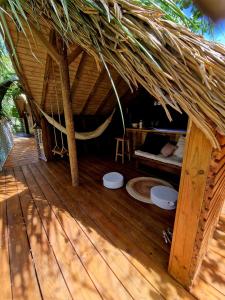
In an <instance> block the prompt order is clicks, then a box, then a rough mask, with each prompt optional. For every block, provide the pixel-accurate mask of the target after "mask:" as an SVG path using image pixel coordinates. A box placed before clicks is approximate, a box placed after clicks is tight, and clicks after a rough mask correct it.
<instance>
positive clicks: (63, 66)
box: [59, 44, 79, 186]
mask: <svg viewBox="0 0 225 300" xmlns="http://www.w3.org/2000/svg"><path fill="white" fill-rule="evenodd" d="M59 70H60V77H61V84H62V98H63V108H64V114H65V121H66V131H67V142H68V150H69V160H70V171H71V178H72V185H73V186H77V185H78V184H79V178H78V162H77V149H76V141H75V135H74V132H75V130H74V123H73V110H72V103H71V98H70V78H69V66H68V59H67V48H66V45H65V44H64V46H63V54H62V59H61V63H60V66H59Z"/></svg>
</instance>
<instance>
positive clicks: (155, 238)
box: [81, 165, 174, 253]
mask: <svg viewBox="0 0 225 300" xmlns="http://www.w3.org/2000/svg"><path fill="white" fill-rule="evenodd" d="M85 169H86V172H85V173H84V169H82V167H81V177H84V178H85V181H86V182H88V185H87V187H88V188H89V189H94V190H95V191H97V192H98V194H99V195H102V197H101V201H104V202H105V203H106V205H107V204H109V205H110V206H111V207H112V209H113V210H115V211H116V212H117V213H118V214H119V215H121V217H122V218H123V219H124V220H126V221H127V222H129V223H132V226H133V227H134V228H137V229H138V230H140V231H141V232H142V235H143V236H145V237H146V238H147V239H149V240H150V242H151V243H152V244H153V245H154V244H157V246H159V247H161V248H162V249H163V250H164V251H166V252H167V253H169V252H170V247H169V246H168V245H167V244H165V243H164V240H163V237H162V231H163V229H166V228H167V227H171V228H173V223H172V222H166V216H165V221H164V220H162V219H159V218H157V214H158V215H159V214H164V215H165V212H164V211H163V210H161V209H159V208H158V207H156V206H152V211H154V213H155V215H154V217H153V218H152V217H149V216H146V215H147V214H146V213H145V212H144V210H146V211H147V212H149V205H145V206H144V209H143V210H141V208H143V207H142V206H141V205H139V203H137V201H136V200H135V199H132V198H131V197H130V196H129V195H128V194H127V197H124V191H123V190H118V191H117V193H116V194H115V192H114V191H113V190H107V198H106V197H104V196H103V195H104V192H105V190H106V189H105V188H104V187H103V186H102V184H101V182H102V178H101V179H100V182H99V181H97V182H96V180H95V181H93V177H94V178H96V175H95V173H94V172H93V168H92V167H90V165H88V166H86V168H85ZM82 171H83V172H82ZM98 173H99V172H98ZM103 175H104V173H103V174H102V176H103ZM102 176H101V177H102ZM110 199H112V200H111V201H110ZM122 200H123V201H122ZM133 202H134V203H133ZM135 207H136V208H137V209H134V208H135ZM166 213H167V214H168V215H170V214H171V212H168V211H167V212H166ZM173 215H174V213H173ZM159 220H160V221H159Z"/></svg>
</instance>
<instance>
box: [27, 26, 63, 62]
mask: <svg viewBox="0 0 225 300" xmlns="http://www.w3.org/2000/svg"><path fill="white" fill-rule="evenodd" d="M29 25H30V28H31V30H32V33H33V34H34V36H35V37H36V38H37V39H38V41H39V42H40V43H41V44H42V45H43V46H44V48H45V49H46V51H47V53H48V54H49V55H50V56H51V58H52V59H54V61H55V62H56V63H57V64H58V65H62V64H63V61H64V60H63V57H62V56H61V55H60V54H59V53H58V51H57V50H56V48H55V47H54V46H53V45H52V44H51V43H50V42H49V41H48V40H47V39H46V38H45V37H44V35H43V33H42V32H41V31H39V30H38V29H37V28H36V27H35V26H34V25H33V24H32V23H29Z"/></svg>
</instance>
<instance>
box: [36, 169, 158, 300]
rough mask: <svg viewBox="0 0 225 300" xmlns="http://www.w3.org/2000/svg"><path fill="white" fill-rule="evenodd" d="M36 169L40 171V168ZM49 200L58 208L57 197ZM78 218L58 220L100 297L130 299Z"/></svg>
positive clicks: (65, 197) (59, 190) (61, 191)
mask: <svg viewBox="0 0 225 300" xmlns="http://www.w3.org/2000/svg"><path fill="white" fill-rule="evenodd" d="M38 169H39V171H40V168H38ZM32 170H33V167H32ZM41 174H43V175H44V176H45V178H46V179H47V180H50V179H49V177H50V174H48V173H47V172H44V171H43V169H41ZM51 181H54V179H53V178H51ZM56 186H57V191H56V189H54V192H55V193H56V194H57V195H58V196H59V197H60V196H61V197H62V199H63V200H64V202H65V206H66V207H67V205H68V203H67V202H68V201H70V202H71V199H70V196H69V195H66V191H65V190H64V189H63V188H62V187H61V185H59V184H58V182H57V183H55V185H54V187H55V188H56ZM78 189H79V188H76V189H75V190H78ZM45 192H47V191H45ZM51 199H52V201H57V205H56V206H57V207H60V202H59V200H57V197H54V198H52V197H51ZM76 209H77V210H78V209H79V208H78V207H76ZM60 212H61V210H60V209H59V211H56V213H57V214H59V213H60ZM69 213H71V214H72V212H71V211H69ZM80 217H81V215H80V213H79V215H78V216H77V218H70V217H68V216H67V215H66V214H65V215H59V219H60V220H61V221H62V223H63V227H64V228H65V230H66V232H67V235H68V237H69V238H70V241H71V243H72V244H73V245H74V247H75V248H76V251H77V253H78V255H79V257H80V258H81V260H82V262H83V264H84V266H85V267H86V269H87V271H88V273H89V274H90V276H91V278H92V280H93V281H94V283H95V285H96V286H97V288H98V290H99V291H100V293H101V295H102V297H103V298H104V299H132V297H131V295H130V293H129V292H128V291H127V289H126V288H124V282H121V281H120V280H119V279H118V276H116V275H115V274H114V272H113V271H112V270H111V266H109V265H108V264H107V263H106V262H105V260H104V259H103V258H102V256H101V255H100V253H99V252H98V251H97V249H96V248H95V247H94V246H93V244H92V243H91V242H90V240H89V239H88V237H87V236H86V235H85V234H84V232H83V231H82V230H81V228H80V227H79V225H78V224H77V222H76V221H75V219H80ZM71 228H72V230H71ZM153 290H154V289H153ZM157 297H158V298H153V299H160V296H159V294H157Z"/></svg>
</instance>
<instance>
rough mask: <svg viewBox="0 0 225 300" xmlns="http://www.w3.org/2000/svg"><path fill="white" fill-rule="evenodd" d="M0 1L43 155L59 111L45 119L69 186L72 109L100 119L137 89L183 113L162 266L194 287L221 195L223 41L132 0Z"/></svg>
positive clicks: (224, 180) (224, 178)
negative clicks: (64, 156) (59, 139)
mask: <svg viewBox="0 0 225 300" xmlns="http://www.w3.org/2000/svg"><path fill="white" fill-rule="evenodd" d="M3 2H4V1H3ZM5 2H6V4H5V5H6V6H5V10H6V13H5V12H4V11H3V10H2V11H0V12H1V24H2V27H1V28H2V30H4V36H5V40H6V43H7V47H8V50H9V52H10V54H11V59H12V61H13V64H14V67H15V70H16V72H17V75H18V77H19V78H20V81H21V83H22V85H23V88H24V91H25V92H26V95H27V97H28V101H29V103H30V105H31V108H32V114H33V118H34V119H35V121H36V122H37V123H38V124H39V125H40V126H41V127H42V135H43V145H44V150H45V156H46V158H47V160H49V159H51V158H52V151H51V150H52V146H51V145H50V143H49V140H50V135H51V134H49V126H50V125H49V124H48V122H47V121H49V122H50V117H51V116H53V115H55V114H59V115H64V117H65V127H64V126H62V124H58V125H57V124H56V122H55V123H54V121H53V123H52V124H53V125H57V126H59V125H61V126H62V127H63V128H64V129H63V128H62V127H60V128H59V127H58V128H59V129H60V130H61V131H63V133H65V134H66V136H67V144H68V152H69V161H70V171H71V177H72V185H74V186H76V185H78V182H79V173H78V165H79V162H78V160H77V150H76V140H75V134H74V132H75V131H76V124H75V123H74V121H73V117H74V115H81V116H83V115H93V116H94V117H98V116H103V117H107V116H108V115H110V114H111V113H112V111H113V109H114V108H115V107H116V106H117V100H118V98H120V99H121V103H122V104H123V101H129V99H130V98H132V90H134V91H135V90H136V89H137V88H138V87H140V86H142V87H143V88H144V89H145V90H146V91H148V93H150V94H151V95H153V96H154V97H155V99H157V100H158V101H159V103H160V104H161V105H162V107H163V108H164V110H165V112H166V114H167V117H168V118H169V119H170V118H171V115H170V109H169V107H172V108H173V109H174V110H176V111H178V112H180V113H181V112H185V113H186V114H187V115H188V117H189V125H188V130H187V137H186V147H185V154H184V160H183V164H182V171H181V180H180V187H179V198H178V207H177V212H176V219H175V227H174V235H173V241H172V248H171V252H170V261H169V273H170V274H171V275H172V276H173V277H175V278H176V279H177V280H178V281H179V282H180V283H181V284H182V285H184V286H185V287H186V288H191V286H192V283H193V280H194V278H195V276H196V274H197V272H198V270H199V266H200V265H201V262H202V259H203V257H204V255H205V252H206V249H207V244H208V241H209V239H210V238H211V236H212V232H213V229H214V227H215V225H216V223H217V221H218V217H219V213H220V210H221V207H222V205H223V201H224V195H225V172H224V171H225V137H224V135H225V84H224V76H225V48H224V47H223V46H222V45H220V44H216V43H211V42H208V41H205V40H204V39H203V38H202V37H200V36H198V35H196V34H194V33H192V32H190V31H189V30H188V29H187V28H186V27H184V26H181V25H177V24H175V23H173V22H171V21H169V20H167V19H165V18H164V17H163V14H162V12H161V11H160V10H159V9H158V8H156V7H154V8H152V7H150V8H149V7H147V6H141V5H135V4H134V2H135V1H124V0H118V1H117V2H114V1H95V2H94V1H69V4H68V6H66V5H65V3H66V2H64V1H57V2H56V1H26V2H21V3H20V1H16V2H15V3H13V2H12V1H9V3H10V5H7V2H8V1H5ZM19 3H20V5H19ZM63 5H65V6H63ZM47 116H48V117H49V119H48V117H47ZM46 120H47V121H46ZM184 250H185V251H184Z"/></svg>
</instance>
